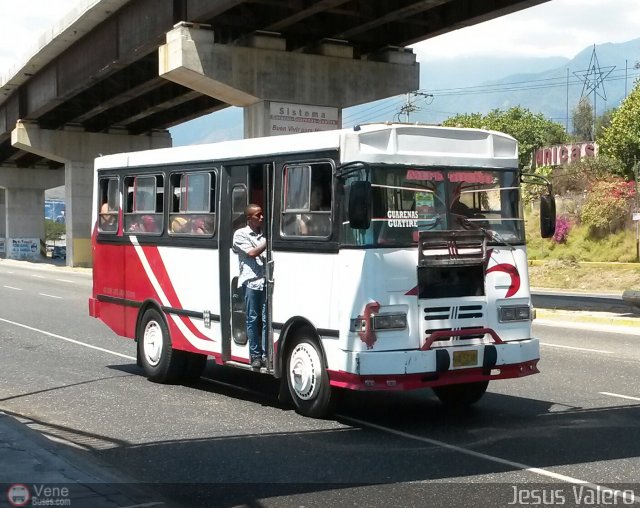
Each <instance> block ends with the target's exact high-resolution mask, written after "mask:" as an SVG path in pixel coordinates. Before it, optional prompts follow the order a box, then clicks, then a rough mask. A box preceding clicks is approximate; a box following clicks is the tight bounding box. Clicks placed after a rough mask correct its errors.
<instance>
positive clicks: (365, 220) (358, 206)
mask: <svg viewBox="0 0 640 508" xmlns="http://www.w3.org/2000/svg"><path fill="white" fill-rule="evenodd" d="M372 202H373V197H372V193H371V182H366V181H357V182H353V183H352V184H351V185H350V186H349V226H351V228H353V229H369V226H370V225H371V213H372V212H371V206H372Z"/></svg>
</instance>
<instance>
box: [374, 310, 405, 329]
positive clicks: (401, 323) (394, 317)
mask: <svg viewBox="0 0 640 508" xmlns="http://www.w3.org/2000/svg"><path fill="white" fill-rule="evenodd" d="M406 327H407V315H406V314H376V315H374V316H373V329H374V330H404V329H405V328H406Z"/></svg>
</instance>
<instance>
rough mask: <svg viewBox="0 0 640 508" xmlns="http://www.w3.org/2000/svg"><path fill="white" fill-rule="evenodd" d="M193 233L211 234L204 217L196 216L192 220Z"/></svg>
mask: <svg viewBox="0 0 640 508" xmlns="http://www.w3.org/2000/svg"><path fill="white" fill-rule="evenodd" d="M191 234H193V235H208V234H210V232H209V230H208V229H207V226H206V224H205V221H204V218H203V217H194V218H193V220H192V221H191Z"/></svg>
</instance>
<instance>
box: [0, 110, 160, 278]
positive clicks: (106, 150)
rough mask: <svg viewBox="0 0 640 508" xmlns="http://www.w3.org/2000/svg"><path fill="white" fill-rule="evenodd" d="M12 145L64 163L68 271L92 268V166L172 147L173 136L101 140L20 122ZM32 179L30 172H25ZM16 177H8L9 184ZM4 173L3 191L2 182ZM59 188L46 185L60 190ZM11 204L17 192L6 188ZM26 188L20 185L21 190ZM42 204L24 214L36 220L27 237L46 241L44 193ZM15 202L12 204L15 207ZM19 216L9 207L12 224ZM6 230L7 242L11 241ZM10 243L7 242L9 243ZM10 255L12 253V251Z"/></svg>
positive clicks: (103, 136)
mask: <svg viewBox="0 0 640 508" xmlns="http://www.w3.org/2000/svg"><path fill="white" fill-rule="evenodd" d="M11 144H12V145H13V146H14V147H16V148H20V149H21V150H24V151H26V152H29V153H34V154H37V155H40V156H41V157H46V158H47V159H51V160H55V161H58V162H61V163H64V165H65V169H64V185H65V201H66V206H65V208H66V227H67V231H66V239H67V265H69V266H91V216H92V192H93V175H94V173H93V161H94V159H95V158H96V157H98V156H100V155H107V154H112V153H121V152H135V151H140V150H147V149H152V148H166V147H169V146H171V136H170V134H169V133H168V132H167V131H160V132H156V133H153V134H151V135H149V136H131V135H128V134H122V133H113V134H101V133H90V132H82V131H74V130H71V129H67V130H56V131H54V130H46V129H41V128H39V127H38V126H37V125H36V124H30V123H25V122H18V123H17V125H16V128H15V129H14V130H13V131H12V132H11ZM24 173H25V174H26V173H27V172H26V170H25V172H24ZM10 176H11V175H8V176H7V179H9V178H10ZM3 178H4V177H3V172H2V171H0V185H1V182H2V181H3ZM58 185H60V183H59V182H56V184H55V185H51V186H49V185H47V187H42V189H44V188H49V187H56V186H58ZM7 187H8V189H7V203H8V204H10V203H11V202H12V200H11V198H12V196H13V193H12V192H13V191H12V189H11V187H13V186H11V185H7ZM17 187H21V185H17ZM41 194H42V199H40V200H39V201H38V200H34V199H31V201H30V202H31V203H35V204H34V205H33V206H31V207H30V208H29V209H28V210H27V209H25V208H24V207H23V209H22V210H21V211H20V213H22V214H26V215H28V216H30V217H37V221H36V222H37V224H36V223H35V222H34V221H33V220H32V221H31V222H30V223H29V224H28V227H27V230H25V231H24V233H22V236H23V237H25V238H27V240H25V242H27V241H30V240H29V239H31V238H42V237H43V231H44V192H43V191H41ZM15 201H16V200H13V202H15ZM13 215H15V213H14V212H13V211H12V210H11V209H10V208H9V206H7V217H6V220H7V224H9V223H10V222H11V221H12V220H14V218H13ZM9 233H10V231H9V229H8V228H7V233H6V235H7V239H9V236H10V235H9ZM7 241H8V240H7ZM7 254H10V251H9V250H7Z"/></svg>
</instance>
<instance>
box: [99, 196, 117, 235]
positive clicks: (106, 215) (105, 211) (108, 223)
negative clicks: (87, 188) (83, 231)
mask: <svg viewBox="0 0 640 508" xmlns="http://www.w3.org/2000/svg"><path fill="white" fill-rule="evenodd" d="M117 229H118V213H117V212H114V211H112V210H109V204H108V203H106V202H105V203H102V205H100V230H101V231H116V230H117Z"/></svg>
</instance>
